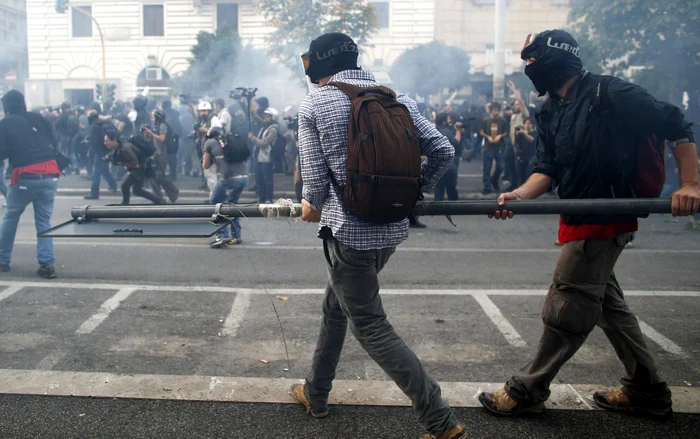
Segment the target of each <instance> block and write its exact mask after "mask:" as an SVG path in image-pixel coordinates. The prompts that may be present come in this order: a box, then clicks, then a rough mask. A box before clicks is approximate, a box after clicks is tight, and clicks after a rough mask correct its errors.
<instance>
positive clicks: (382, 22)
mask: <svg viewBox="0 0 700 439" xmlns="http://www.w3.org/2000/svg"><path fill="white" fill-rule="evenodd" d="M368 4H369V5H370V6H372V7H373V8H374V14H375V15H376V16H377V26H379V29H388V28H389V2H369V3H368Z"/></svg>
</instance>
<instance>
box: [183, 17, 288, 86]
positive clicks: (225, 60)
mask: <svg viewBox="0 0 700 439" xmlns="http://www.w3.org/2000/svg"><path fill="white" fill-rule="evenodd" d="M191 52H192V57H191V58H190V60H189V63H190V65H189V67H188V69H187V70H186V71H185V72H184V73H183V74H182V75H181V76H180V77H178V78H176V79H175V80H174V89H175V90H176V91H178V92H179V93H185V94H192V95H195V96H204V95H211V96H213V95H228V94H227V93H224V92H225V91H227V90H231V89H233V88H235V87H237V86H244V87H248V86H251V85H250V84H256V85H254V86H257V84H259V83H260V81H262V79H263V78H265V77H269V76H271V75H274V73H275V70H276V68H275V67H274V66H273V65H272V64H271V63H270V61H269V59H268V57H267V56H266V55H265V54H264V52H263V51H261V50H256V49H251V48H249V47H244V46H243V45H242V44H241V40H240V38H239V37H238V34H237V33H236V32H234V31H232V30H231V29H230V28H228V27H224V28H220V29H218V30H217V31H216V32H214V33H211V32H205V31H201V32H199V34H197V43H196V44H195V45H194V46H192V49H191Z"/></svg>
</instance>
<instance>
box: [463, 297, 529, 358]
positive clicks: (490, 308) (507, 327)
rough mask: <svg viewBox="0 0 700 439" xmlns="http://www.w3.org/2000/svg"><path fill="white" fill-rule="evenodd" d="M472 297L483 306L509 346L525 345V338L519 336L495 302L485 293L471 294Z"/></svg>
mask: <svg viewBox="0 0 700 439" xmlns="http://www.w3.org/2000/svg"><path fill="white" fill-rule="evenodd" d="M472 297H474V300H476V301H477V302H479V305H481V308H483V310H484V312H485V313H486V315H487V316H489V318H490V319H491V321H492V322H493V324H494V325H496V328H498V330H499V331H501V334H503V336H504V337H505V338H506V340H507V341H508V343H510V345H511V346H515V347H517V348H524V347H527V343H525V340H523V339H522V337H520V334H518V331H516V330H515V328H514V327H513V325H511V324H510V322H509V321H508V319H506V318H505V317H503V314H501V310H500V309H498V307H497V306H496V304H495V303H493V302H492V301H491V299H489V298H488V296H486V294H472Z"/></svg>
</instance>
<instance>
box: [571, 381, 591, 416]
mask: <svg viewBox="0 0 700 439" xmlns="http://www.w3.org/2000/svg"><path fill="white" fill-rule="evenodd" d="M567 385H568V386H569V388H570V389H571V391H572V392H573V393H574V395H576V397H577V398H578V400H579V401H580V402H581V403H582V404H584V405H585V406H586V408H588V410H592V409H593V407H591V405H590V404H589V403H588V402H587V401H586V399H585V398H584V397H583V396H581V394H580V393H578V391H577V390H576V389H574V386H572V385H571V384H567Z"/></svg>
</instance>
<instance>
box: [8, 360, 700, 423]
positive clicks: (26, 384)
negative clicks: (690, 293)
mask: <svg viewBox="0 0 700 439" xmlns="http://www.w3.org/2000/svg"><path fill="white" fill-rule="evenodd" d="M300 382H303V379H300V378H299V379H297V378H250V377H222V376H216V377H209V376H200V375H143V374H110V373H97V372H64V371H41V370H16V369H0V393H10V394H22V395H63V396H90V397H98V398H146V399H177V400H186V401H222V402H223V401H226V402H246V403H273V404H296V402H295V401H294V399H293V398H292V396H291V395H290V394H289V388H290V387H291V385H292V384H294V383H300ZM439 384H440V387H441V388H442V395H443V398H444V399H445V402H446V403H448V404H449V405H450V406H452V407H481V405H480V403H479V401H478V400H477V399H476V396H478V394H479V393H481V392H482V391H485V392H493V391H495V390H498V389H500V388H502V387H503V383H502V382H501V383H472V382H445V381H443V382H440V383H439ZM550 389H551V391H552V395H551V397H550V399H549V400H548V401H547V402H546V405H547V407H548V408H549V409H554V410H592V409H593V410H595V409H594V408H592V407H591V405H590V404H588V403H587V401H586V400H585V399H584V398H582V397H581V395H588V394H590V393H591V392H592V391H596V390H608V388H606V387H604V386H597V385H596V386H592V385H590V384H588V385H586V384H573V385H571V384H552V385H551V386H550ZM671 391H672V392H673V411H675V412H679V413H700V403H699V401H700V388H697V387H671ZM329 403H330V404H340V405H360V406H400V407H410V406H411V401H410V400H409V399H408V398H407V397H406V396H405V395H404V394H403V393H401V391H400V390H399V388H398V387H397V386H396V384H394V382H393V381H389V380H340V379H339V380H335V381H333V391H332V392H331V394H330V401H329Z"/></svg>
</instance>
